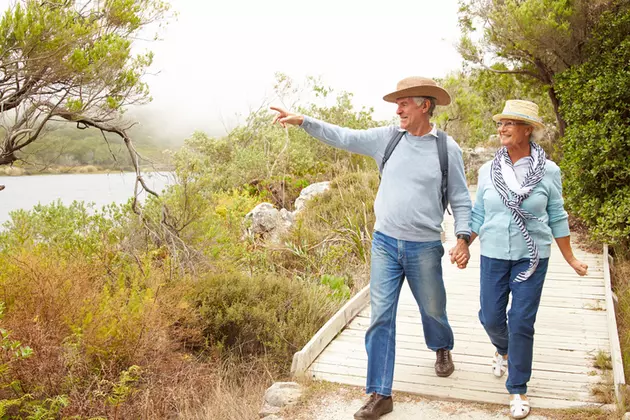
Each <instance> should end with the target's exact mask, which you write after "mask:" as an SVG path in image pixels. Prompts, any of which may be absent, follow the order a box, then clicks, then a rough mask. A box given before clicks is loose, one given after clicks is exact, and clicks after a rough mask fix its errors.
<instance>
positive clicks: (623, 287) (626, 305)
mask: <svg viewBox="0 0 630 420" xmlns="http://www.w3.org/2000/svg"><path fill="white" fill-rule="evenodd" d="M629 254H630V252H626V253H625V255H624V254H623V253H620V252H617V255H615V259H614V265H613V269H612V283H613V289H614V292H615V294H616V295H617V298H618V303H617V307H616V315H617V328H618V330H619V341H620V344H621V354H622V359H623V365H624V366H623V367H624V372H625V375H626V383H630V258H629Z"/></svg>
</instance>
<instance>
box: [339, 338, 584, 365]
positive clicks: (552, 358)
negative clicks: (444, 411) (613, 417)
mask: <svg viewBox="0 0 630 420" xmlns="http://www.w3.org/2000/svg"><path fill="white" fill-rule="evenodd" d="M362 342H363V340H362V339H361V337H356V336H352V335H346V334H342V335H340V336H339V337H337V339H335V341H334V342H333V343H331V344H330V349H329V350H327V352H330V351H333V350H334V351H339V352H342V353H343V352H345V349H353V350H352V351H353V352H355V351H356V349H357V347H358V346H360V345H361V343H362ZM357 353H361V354H365V351H362V352H358V351H357ZM396 354H397V355H407V356H409V357H417V358H418V359H419V360H420V359H428V360H432V361H433V362H434V361H435V353H433V352H432V351H430V350H428V349H426V347H424V346H422V347H421V346H420V345H418V344H415V343H409V342H404V341H397V343H396ZM493 354H494V348H493V346H492V345H491V344H490V343H475V344H470V343H468V344H466V345H462V346H458V347H456V348H455V349H453V357H454V358H459V357H460V356H462V357H463V358H462V359H461V360H464V361H467V362H470V363H472V362H475V363H479V364H483V365H488V363H489V362H488V361H489V360H490V359H491V357H492V355H493ZM467 356H472V357H473V358H474V359H471V358H468V357H467ZM536 356H538V357H536ZM534 365H535V366H536V367H537V368H538V369H544V370H552V371H558V372H572V373H584V374H589V372H592V371H595V367H594V366H593V358H579V357H576V358H568V357H566V355H563V354H557V355H554V354H553V353H552V352H542V351H541V349H540V348H538V349H537V351H536V352H535V353H534Z"/></svg>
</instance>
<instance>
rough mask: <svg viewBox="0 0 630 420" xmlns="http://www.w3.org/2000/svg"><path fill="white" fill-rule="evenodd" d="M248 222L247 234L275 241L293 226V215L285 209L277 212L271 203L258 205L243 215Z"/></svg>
mask: <svg viewBox="0 0 630 420" xmlns="http://www.w3.org/2000/svg"><path fill="white" fill-rule="evenodd" d="M245 221H249V222H250V226H249V227H248V228H247V234H248V235H250V236H254V237H262V238H263V239H268V238H269V239H271V240H272V241H277V240H278V238H279V237H280V235H281V234H282V233H284V232H286V231H287V230H288V229H289V228H290V227H291V225H293V214H292V213H291V212H289V211H287V210H286V209H282V210H280V211H278V210H277V209H276V208H275V207H274V206H273V204H271V203H260V204H259V205H257V206H256V207H254V208H253V209H252V211H250V212H249V213H247V215H245Z"/></svg>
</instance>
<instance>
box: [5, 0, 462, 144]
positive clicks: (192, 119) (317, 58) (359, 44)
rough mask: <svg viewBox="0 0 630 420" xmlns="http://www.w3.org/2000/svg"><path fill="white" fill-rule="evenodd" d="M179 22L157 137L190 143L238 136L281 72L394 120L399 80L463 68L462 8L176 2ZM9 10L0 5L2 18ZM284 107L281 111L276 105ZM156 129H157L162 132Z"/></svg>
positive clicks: (162, 62) (394, 2)
mask: <svg viewBox="0 0 630 420" xmlns="http://www.w3.org/2000/svg"><path fill="white" fill-rule="evenodd" d="M170 3H171V5H172V7H173V9H174V10H175V11H177V13H178V17H177V18H176V19H175V20H173V21H172V22H171V23H170V24H169V25H168V27H167V28H166V29H165V30H164V31H162V32H161V37H162V39H163V40H162V41H158V42H156V43H151V44H149V48H150V49H151V50H152V51H154V53H155V62H154V66H153V68H152V71H153V72H155V73H157V74H156V75H151V76H149V77H148V78H147V79H146V81H147V82H148V83H149V86H150V88H151V94H152V96H153V98H154V101H153V103H151V104H150V105H147V106H144V107H143V109H142V114H143V115H150V116H152V117H155V120H153V121H155V122H151V123H149V124H156V126H154V127H152V128H153V129H157V130H158V131H163V132H164V133H168V134H171V133H172V135H173V136H177V137H182V139H183V138H185V137H187V136H188V135H189V134H190V133H192V132H193V131H194V130H196V129H200V130H204V131H207V132H208V133H209V134H211V135H221V134H224V133H225V128H224V126H226V125H227V127H228V128H232V127H234V125H235V124H236V123H237V122H238V121H239V119H238V118H237V117H236V115H238V114H240V115H241V117H240V121H242V120H243V118H244V115H246V114H247V113H248V110H249V109H252V108H258V107H259V106H260V105H261V103H262V102H263V100H264V99H265V98H270V97H272V95H273V92H272V85H273V81H274V73H275V72H283V73H286V74H287V75H289V76H290V77H292V78H293V79H295V80H296V81H298V82H302V81H303V80H304V78H305V76H307V75H311V76H320V77H321V78H322V80H323V82H324V83H325V85H328V86H331V87H333V88H335V89H337V90H347V91H349V92H352V93H354V94H355V104H356V105H357V106H358V107H360V106H363V105H365V106H372V107H374V108H375V116H376V117H377V118H380V119H389V118H390V117H391V116H393V114H394V111H395V108H394V106H393V105H391V104H387V103H385V102H383V100H382V97H383V95H384V94H386V93H389V92H391V91H393V90H395V86H396V82H397V81H398V80H400V79H401V78H403V77H406V76H410V75H419V76H427V77H441V76H445V75H446V74H447V73H448V72H450V71H453V70H456V69H458V68H460V66H461V57H460V56H459V54H458V53H457V51H456V49H455V43H456V42H457V40H458V38H459V29H458V27H457V9H458V6H457V0H437V1H436V0H380V1H374V0H362V1H360V0H310V1H304V0H294V1H277V0H223V1H216V0H208V1H203V0H172V1H171V2H170ZM8 4H9V1H7V0H0V7H2V10H4V9H6V7H7V5H8ZM278 104H279V103H278ZM158 124H161V126H160V125H158Z"/></svg>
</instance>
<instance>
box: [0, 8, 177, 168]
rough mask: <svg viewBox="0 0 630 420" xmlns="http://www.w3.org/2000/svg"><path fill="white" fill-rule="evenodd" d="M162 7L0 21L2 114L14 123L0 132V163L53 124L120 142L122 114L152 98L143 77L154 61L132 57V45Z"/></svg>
mask: <svg viewBox="0 0 630 420" xmlns="http://www.w3.org/2000/svg"><path fill="white" fill-rule="evenodd" d="M168 8H169V6H168V5H167V4H166V3H164V2H162V1H161V0H109V1H105V2H101V1H92V0H89V1H82V2H77V1H73V0H71V1H45V2H40V1H35V0H22V1H19V2H16V3H15V4H14V5H12V6H10V7H9V9H8V10H7V11H6V12H5V13H4V15H3V16H2V18H1V20H0V69H1V70H0V91H2V92H3V97H2V111H1V112H0V114H2V115H9V114H5V113H11V115H13V116H14V117H13V118H11V119H10V121H11V123H10V125H5V126H4V127H3V128H4V132H3V134H4V136H3V140H2V146H1V147H0V165H1V164H10V163H13V162H14V161H16V160H17V159H18V156H17V155H16V153H19V152H20V151H21V150H23V149H24V148H25V147H26V146H28V145H29V144H31V143H33V142H34V141H36V140H37V139H38V138H39V136H40V135H41V134H42V131H43V129H44V127H45V126H46V125H47V124H48V123H49V122H50V121H51V120H54V119H58V120H62V121H68V122H72V123H76V124H77V125H78V126H79V127H83V128H85V127H87V126H91V127H97V128H99V129H101V130H103V131H107V132H115V133H116V134H118V135H120V136H121V137H126V134H125V130H126V129H128V128H129V125H128V124H124V123H122V122H121V118H122V112H123V111H124V109H125V107H126V106H128V105H130V104H141V103H146V102H147V101H149V100H150V97H149V92H148V88H147V85H146V84H145V83H144V82H143V81H142V77H143V75H144V73H145V72H146V70H147V68H148V67H149V66H150V65H151V62H152V59H153V57H152V54H151V53H150V52H146V53H140V54H137V55H136V54H135V53H134V52H132V47H133V43H132V41H133V40H134V39H135V38H137V37H138V34H139V32H140V31H141V30H143V28H145V27H147V26H148V25H149V24H152V23H154V22H158V21H162V20H163V19H164V17H165V16H166V13H167V11H168ZM8 120H9V119H7V121H8Z"/></svg>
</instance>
